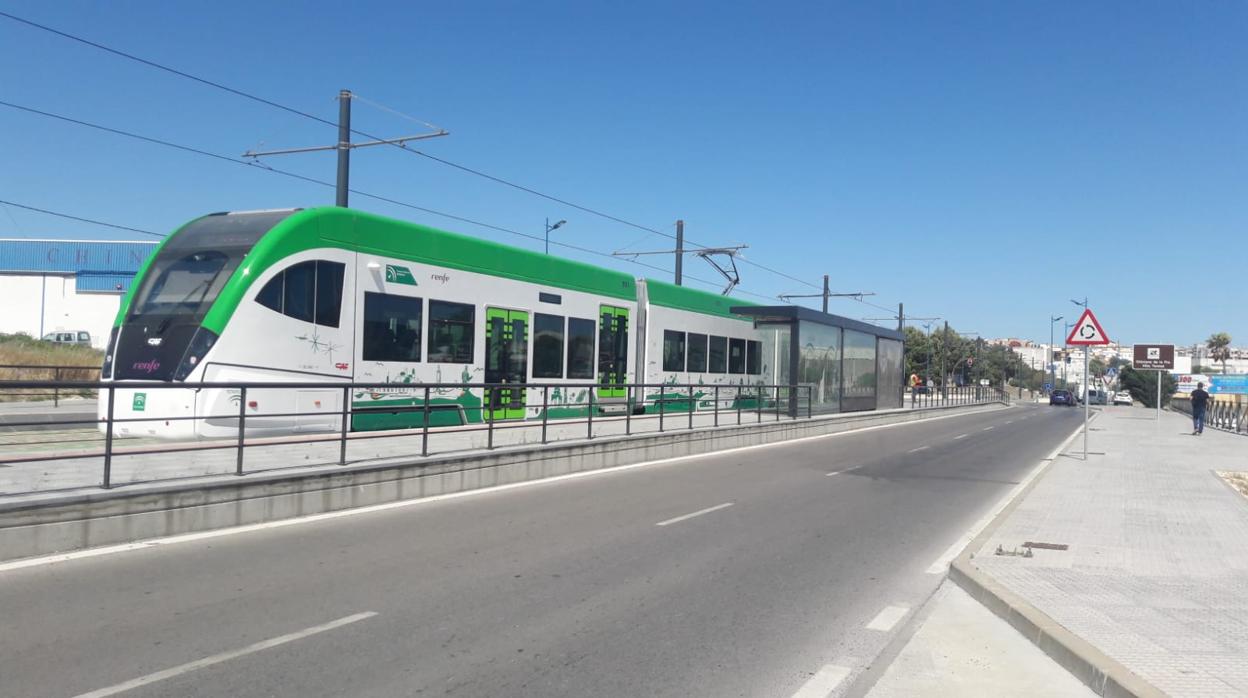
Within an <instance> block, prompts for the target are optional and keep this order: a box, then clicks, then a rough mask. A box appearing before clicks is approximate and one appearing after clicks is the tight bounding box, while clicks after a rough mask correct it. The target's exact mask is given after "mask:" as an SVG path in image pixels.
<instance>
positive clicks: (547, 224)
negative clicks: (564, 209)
mask: <svg viewBox="0 0 1248 698" xmlns="http://www.w3.org/2000/svg"><path fill="white" fill-rule="evenodd" d="M564 223H567V221H564V220H561V221H559V222H558V223H556V224H554V225H551V224H550V219H549V218H547V219H546V254H550V231H552V230H558V229H559V228H561V227H563V224H564Z"/></svg>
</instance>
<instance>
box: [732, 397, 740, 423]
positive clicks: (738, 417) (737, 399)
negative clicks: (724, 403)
mask: <svg viewBox="0 0 1248 698" xmlns="http://www.w3.org/2000/svg"><path fill="white" fill-rule="evenodd" d="M732 401H733V402H735V403H737V426H741V389H740V388H737V394H736V396H735V397H733V398H732Z"/></svg>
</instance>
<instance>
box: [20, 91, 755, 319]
mask: <svg viewBox="0 0 1248 698" xmlns="http://www.w3.org/2000/svg"><path fill="white" fill-rule="evenodd" d="M0 106H5V107H9V108H11V109H17V110H20V111H24V112H27V113H30V114H35V115H38V116H43V117H46V118H50V119H56V120H59V121H64V122H67V123H71V124H75V125H77V126H82V127H85V128H91V129H95V130H99V131H103V132H106V133H110V134H113V135H117V136H122V137H125V138H131V139H135V140H138V141H142V142H145V143H149V144H152V145H159V146H162V147H166V148H172V149H175V150H179V151H182V152H185V153H190V154H193V155H199V156H201V157H207V158H211V159H214V160H218V161H222V162H229V163H232V164H235V165H241V166H244V167H250V168H254V169H258V170H261V171H263V172H270V173H272V174H277V175H282V176H285V177H290V178H292V179H297V180H300V181H303V182H307V183H309V184H316V185H318V186H323V187H330V188H332V187H334V186H336V185H335V184H334V183H333V182H329V181H326V180H321V179H317V178H315V177H308V176H306V175H301V174H299V173H297V172H290V171H288V170H281V169H278V168H275V167H269V166H266V165H262V164H259V163H256V162H254V161H249V160H242V159H240V158H235V157H231V156H229V155H222V154H220V153H213V152H211V151H207V150H203V149H202V148H195V147H192V146H188V145H183V144H181V143H174V142H172V141H167V140H164V139H161V138H154V137H152V136H145V135H143V134H139V133H134V132H131V131H125V130H122V129H118V128H113V127H111V126H104V125H102V124H96V123H92V122H89V121H84V120H82V119H76V118H73V117H69V116H65V115H62V114H56V113H53V112H49V111H45V110H42V109H35V108H33V107H27V106H23V105H20V104H14V103H12V102H8V101H4V100H0ZM351 193H352V194H356V195H358V196H363V197H365V198H369V199H373V200H375V201H381V202H383V203H388V204H392V205H395V206H400V207H403V208H408V209H412V210H415V211H421V212H423V213H428V214H431V215H435V216H440V217H443V218H447V219H449V220H455V221H459V222H462V223H467V224H469V225H474V226H478V227H481V228H485V229H488V230H494V231H498V232H502V233H507V234H509V235H516V236H519V237H523V238H527V239H530V240H534V241H538V242H541V241H543V239H544V238H542V237H541V236H538V235H533V234H531V233H525V232H522V231H519V230H514V229H512V228H507V227H505V226H501V225H496V224H493V223H487V222H485V221H480V220H476V219H473V218H469V217H467V216H461V215H458V214H454V213H448V212H446V211H439V210H436V209H432V208H428V207H425V206H420V205H417V204H413V203H411V202H407V201H402V200H399V199H395V198H392V197H388V196H383V195H380V194H374V193H372V192H367V191H362V190H359V189H351ZM0 203H11V202H7V201H0ZM12 205H14V206H17V207H18V208H25V209H29V210H32V211H37V212H40V213H47V214H49V215H54V216H61V217H63V218H70V219H74V220H81V221H83V222H86V223H93V224H97V225H104V226H108V227H113V228H119V229H122V230H131V231H134V232H139V233H144V234H146V235H153V236H156V237H163V236H164V235H163V234H162V233H156V232H152V231H149V230H142V229H139V228H130V227H127V226H118V225H113V224H109V223H103V222H101V221H95V220H92V219H88V218H77V217H75V216H71V215H68V214H60V213H57V212H55V211H49V210H45V209H40V208H36V207H32V206H26V205H23V204H15V203H14V204H12ZM551 244H554V245H556V246H559V247H563V248H565V249H570V250H575V251H577V252H582V253H585V254H590V255H594V256H598V257H602V258H604V259H610V260H613V261H617V260H618V259H619V258H617V257H614V256H612V255H610V254H608V253H606V252H601V251H599V250H595V249H591V248H588V247H582V246H580V245H574V244H571V243H566V242H560V241H551ZM623 261H625V262H628V263H630V264H635V265H637V266H639V267H643V268H646V269H651V270H654V271H658V272H662V273H664V274H667V273H670V272H669V271H668V270H667V269H664V268H662V267H658V266H655V265H653V264H647V263H645V262H640V261H637V260H623ZM688 278H690V279H691V280H693V281H697V282H699V283H702V284H705V285H707V286H711V287H717V286H718V285H717V284H716V283H714V282H712V281H709V280H707V279H701V278H698V277H694V276H688ZM741 293H742V295H750V296H754V297H757V298H767V297H766V296H763V295H761V294H757V293H753V292H749V291H744V290H742V291H741Z"/></svg>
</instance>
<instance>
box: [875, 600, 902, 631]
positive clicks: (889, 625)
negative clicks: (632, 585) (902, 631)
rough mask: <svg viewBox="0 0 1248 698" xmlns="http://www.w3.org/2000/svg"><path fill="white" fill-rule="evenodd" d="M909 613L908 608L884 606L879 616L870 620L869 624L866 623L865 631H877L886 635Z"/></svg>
mask: <svg viewBox="0 0 1248 698" xmlns="http://www.w3.org/2000/svg"><path fill="white" fill-rule="evenodd" d="M909 612H910V607H909V606H904V605H899V606H885V607H884V610H883V611H880V613H879V615H877V616H876V617H875V618H874V619H872V620H871V622H870V623H867V630H879V631H880V632H884V633H886V632H888V631H890V630H892V629H893V628H894V627H896V625H897V624H898V623H900V622H901V619H902V618H905V617H906V614H907V613H909Z"/></svg>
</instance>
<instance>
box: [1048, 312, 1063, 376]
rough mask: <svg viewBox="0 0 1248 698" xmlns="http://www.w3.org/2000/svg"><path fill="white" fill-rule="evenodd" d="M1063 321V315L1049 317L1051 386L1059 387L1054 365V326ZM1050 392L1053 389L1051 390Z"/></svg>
mask: <svg viewBox="0 0 1248 698" xmlns="http://www.w3.org/2000/svg"><path fill="white" fill-rule="evenodd" d="M1061 321H1062V316H1061V315H1056V316H1054V315H1050V316H1049V385H1050V386H1056V385H1057V366H1055V365H1054V364H1053V326H1054V325H1056V324H1057V323H1059V322H1061ZM1049 390H1050V392H1051V391H1052V388H1050V389H1049Z"/></svg>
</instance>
